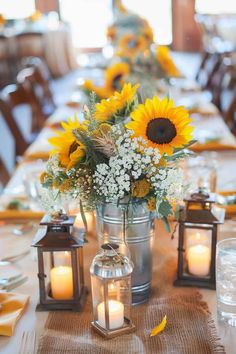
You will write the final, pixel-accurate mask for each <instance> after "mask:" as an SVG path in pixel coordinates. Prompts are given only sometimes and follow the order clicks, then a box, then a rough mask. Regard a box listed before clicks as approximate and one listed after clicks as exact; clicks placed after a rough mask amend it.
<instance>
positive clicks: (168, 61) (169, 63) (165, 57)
mask: <svg viewBox="0 0 236 354" xmlns="http://www.w3.org/2000/svg"><path fill="white" fill-rule="evenodd" d="M156 59H157V61H158V62H159V64H160V66H161V68H162V70H163V71H164V72H165V73H166V75H167V76H171V77H179V76H181V74H180V71H179V70H178V68H177V67H176V65H175V63H174V61H173V59H172V58H171V55H170V51H169V48H168V47H166V46H158V47H157V49H156Z"/></svg>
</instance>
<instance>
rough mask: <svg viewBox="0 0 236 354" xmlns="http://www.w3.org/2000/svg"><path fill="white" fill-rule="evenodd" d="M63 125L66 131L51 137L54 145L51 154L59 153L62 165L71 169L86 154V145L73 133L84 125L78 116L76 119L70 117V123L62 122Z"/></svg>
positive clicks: (50, 141)
mask: <svg viewBox="0 0 236 354" xmlns="http://www.w3.org/2000/svg"><path fill="white" fill-rule="evenodd" d="M62 127H63V128H64V131H58V132H56V134H57V136H54V137H51V138H49V139H48V141H49V143H50V144H51V145H53V146H54V149H53V150H52V151H51V155H54V154H57V155H58V158H59V161H60V163H61V165H62V166H63V167H66V169H67V170H69V169H71V168H72V167H74V166H75V165H76V163H77V162H79V161H81V159H82V158H83V157H84V156H85V147H84V145H83V144H82V143H81V142H80V141H79V140H78V139H77V138H76V137H75V136H74V134H73V130H75V129H80V128H81V129H84V127H82V126H81V124H80V123H79V121H78V119H77V117H76V116H75V118H74V121H73V120H72V119H69V120H68V123H62Z"/></svg>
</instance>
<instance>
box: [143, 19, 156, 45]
mask: <svg viewBox="0 0 236 354" xmlns="http://www.w3.org/2000/svg"><path fill="white" fill-rule="evenodd" d="M143 35H144V37H145V39H146V41H147V42H149V44H150V43H153V42H154V35H153V30H152V28H151V27H150V26H149V24H147V25H146V26H145V27H144V30H143Z"/></svg>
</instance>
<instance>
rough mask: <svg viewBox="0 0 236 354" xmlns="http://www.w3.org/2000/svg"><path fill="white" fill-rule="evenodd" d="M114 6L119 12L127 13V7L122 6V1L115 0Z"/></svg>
mask: <svg viewBox="0 0 236 354" xmlns="http://www.w3.org/2000/svg"><path fill="white" fill-rule="evenodd" d="M114 7H115V8H116V9H117V10H118V11H119V12H121V13H122V14H127V13H128V11H127V9H126V8H125V7H124V5H123V4H122V1H121V0H115V4H114Z"/></svg>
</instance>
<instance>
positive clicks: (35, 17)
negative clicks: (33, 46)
mask: <svg viewBox="0 0 236 354" xmlns="http://www.w3.org/2000/svg"><path fill="white" fill-rule="evenodd" d="M41 16H42V14H41V12H40V11H39V10H35V11H34V12H33V13H32V15H30V16H29V17H28V19H29V20H30V21H32V22H36V21H38V20H39V19H40V18H41Z"/></svg>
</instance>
